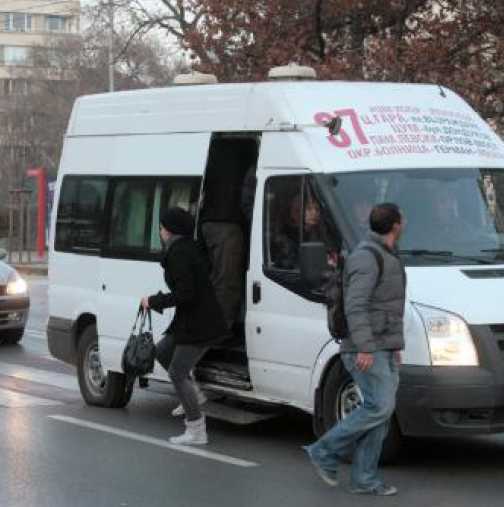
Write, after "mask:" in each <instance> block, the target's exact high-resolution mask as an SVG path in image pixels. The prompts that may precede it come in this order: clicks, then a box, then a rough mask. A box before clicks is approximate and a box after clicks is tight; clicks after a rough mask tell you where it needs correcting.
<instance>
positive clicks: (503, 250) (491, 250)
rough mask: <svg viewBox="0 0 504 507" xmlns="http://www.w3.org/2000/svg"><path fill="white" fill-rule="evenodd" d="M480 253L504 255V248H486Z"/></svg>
mask: <svg viewBox="0 0 504 507" xmlns="http://www.w3.org/2000/svg"><path fill="white" fill-rule="evenodd" d="M480 252H485V253H486V252H490V253H504V247H501V248H485V249H484V250H480Z"/></svg>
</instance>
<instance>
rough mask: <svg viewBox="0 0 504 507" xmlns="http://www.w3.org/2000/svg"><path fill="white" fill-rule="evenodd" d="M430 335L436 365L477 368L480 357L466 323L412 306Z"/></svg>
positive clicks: (440, 311) (430, 310) (434, 311)
mask: <svg viewBox="0 0 504 507" xmlns="http://www.w3.org/2000/svg"><path fill="white" fill-rule="evenodd" d="M413 306H414V307H415V309H416V310H417V311H418V313H419V314H420V317H421V319H422V321H423V324H424V326H425V330H426V332H427V338H428V340H429V348H430V355H431V361H432V365H433V366H478V365H479V360H478V354H477V352H476V347H475V346H474V341H473V339H472V336H471V332H470V331H469V328H468V327H467V324H466V323H465V322H464V320H463V319H462V318H460V317H459V316H457V315H455V314H453V313H449V312H445V311H443V310H438V309H437V308H431V307H429V306H423V305H419V304H416V303H415V304H414V305H413Z"/></svg>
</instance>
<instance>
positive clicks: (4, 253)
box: [0, 248, 7, 261]
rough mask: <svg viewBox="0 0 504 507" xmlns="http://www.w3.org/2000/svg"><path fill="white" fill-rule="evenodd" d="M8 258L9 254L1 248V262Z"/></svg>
mask: <svg viewBox="0 0 504 507" xmlns="http://www.w3.org/2000/svg"><path fill="white" fill-rule="evenodd" d="M6 257H7V252H6V251H5V250H4V249H3V248H0V261H1V260H2V259H5V258H6Z"/></svg>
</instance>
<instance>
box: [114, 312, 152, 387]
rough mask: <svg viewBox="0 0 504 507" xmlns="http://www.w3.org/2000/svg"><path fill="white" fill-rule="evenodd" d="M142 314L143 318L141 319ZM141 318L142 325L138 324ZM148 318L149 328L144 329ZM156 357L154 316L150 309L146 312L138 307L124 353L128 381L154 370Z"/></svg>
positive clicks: (124, 369)
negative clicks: (153, 328) (153, 334)
mask: <svg viewBox="0 0 504 507" xmlns="http://www.w3.org/2000/svg"><path fill="white" fill-rule="evenodd" d="M140 316H141V319H140ZM139 319H140V325H139V326H138V331H137V324H138V321H139ZM146 320H148V322H149V329H148V330H144V328H145V323H146ZM155 358H156V346H155V345H154V339H153V337H152V317H151V311H150V309H149V310H147V311H146V312H144V311H143V308H142V307H140V308H139V309H138V313H137V317H136V319H135V323H134V324H133V329H132V330H131V335H130V337H129V340H128V343H127V344H126V347H125V348H124V351H123V355H122V361H121V363H122V369H123V371H124V373H125V374H126V377H127V379H128V382H130V383H133V382H134V381H135V378H136V377H142V376H144V375H147V374H148V373H152V371H153V370H154V360H155Z"/></svg>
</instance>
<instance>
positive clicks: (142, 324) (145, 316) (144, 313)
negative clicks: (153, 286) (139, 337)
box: [138, 308, 152, 334]
mask: <svg viewBox="0 0 504 507" xmlns="http://www.w3.org/2000/svg"><path fill="white" fill-rule="evenodd" d="M141 311H142V319H141V320H140V327H139V328H138V333H139V334H142V333H143V330H144V327H145V321H146V320H148V321H149V332H151V333H152V313H151V309H150V308H147V311H144V310H143V308H142V310H141Z"/></svg>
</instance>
